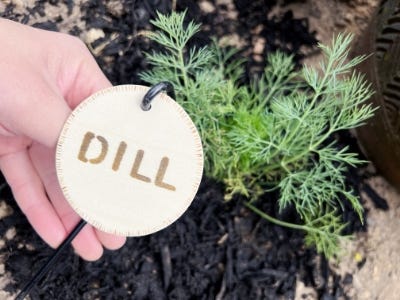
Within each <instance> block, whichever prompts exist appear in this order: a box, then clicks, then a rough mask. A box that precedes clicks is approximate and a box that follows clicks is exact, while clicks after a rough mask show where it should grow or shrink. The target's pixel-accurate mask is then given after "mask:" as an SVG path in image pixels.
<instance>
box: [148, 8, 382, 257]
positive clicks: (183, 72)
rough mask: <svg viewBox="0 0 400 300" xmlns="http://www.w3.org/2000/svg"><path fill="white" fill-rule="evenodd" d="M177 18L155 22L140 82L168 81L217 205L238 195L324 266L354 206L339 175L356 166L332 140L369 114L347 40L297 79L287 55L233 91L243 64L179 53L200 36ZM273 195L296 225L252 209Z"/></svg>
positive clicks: (208, 52) (366, 91)
mask: <svg viewBox="0 0 400 300" xmlns="http://www.w3.org/2000/svg"><path fill="white" fill-rule="evenodd" d="M184 18H185V13H176V12H172V13H171V14H170V15H168V16H166V15H162V14H158V18H157V19H156V20H154V21H152V24H153V25H154V26H155V27H156V28H157V30H156V31H154V32H151V33H149V38H150V39H151V40H153V41H155V42H157V43H158V44H160V45H161V46H162V47H163V50H162V51H161V52H153V53H147V59H148V61H149V62H150V64H151V65H152V69H151V70H150V71H148V72H144V73H142V74H141V78H142V79H143V80H144V81H146V82H148V83H150V84H155V83H157V82H160V81H164V80H168V81H170V82H171V83H172V84H173V85H174V87H175V90H176V101H178V102H179V103H180V104H181V105H182V106H183V107H184V109H185V110H186V111H187V112H188V113H189V115H190V116H191V117H192V119H193V121H194V123H195V124H196V126H197V128H198V130H199V132H200V135H201V138H202V141H203V146H204V152H205V173H206V175H207V176H209V177H212V178H215V179H217V180H219V181H223V182H224V183H225V186H226V193H225V198H226V199H231V198H232V196H234V195H243V196H245V198H246V199H247V201H246V202H245V205H246V206H247V207H248V208H249V209H250V210H252V211H254V212H255V213H257V214H259V215H260V216H261V217H263V218H265V219H267V220H269V221H271V222H273V223H275V224H279V225H283V226H287V227H291V228H296V229H300V230H303V231H304V232H305V241H306V244H308V245H314V246H316V249H317V251H318V252H320V253H324V254H325V255H326V256H327V257H332V256H334V255H335V254H337V253H338V252H339V250H340V241H341V239H342V238H343V237H342V236H341V232H342V231H343V229H344V228H345V226H346V225H345V224H343V222H342V220H341V215H340V211H341V207H340V206H341V204H342V201H349V202H350V203H351V205H352V207H353V208H354V210H355V211H356V212H357V213H358V215H359V217H360V219H362V210H363V208H362V206H361V205H360V203H359V200H358V197H357V196H355V195H354V193H353V191H351V190H348V189H347V188H346V185H345V176H344V172H345V170H346V166H348V165H351V166H356V165H357V164H359V163H361V161H360V160H359V159H358V158H357V156H356V154H354V153H350V152H348V149H347V148H342V149H339V148H338V146H337V145H336V142H335V141H334V140H333V139H332V134H334V133H335V132H337V131H340V130H346V129H350V128H354V127H357V126H360V125H361V124H362V123H363V122H364V121H365V120H366V119H368V118H369V117H371V116H372V114H373V111H374V109H373V108H372V107H371V106H370V105H368V104H365V101H366V100H367V99H368V98H369V97H370V96H371V94H372V91H371V88H370V85H369V84H368V83H367V82H366V81H365V80H364V78H363V76H362V75H360V74H358V73H356V72H354V71H353V67H354V66H356V65H357V64H358V63H360V62H361V61H362V60H364V59H365V57H364V56H360V57H356V58H353V59H350V60H349V59H348V54H349V46H350V43H351V40H352V37H351V36H350V35H338V36H337V37H336V38H335V39H333V41H332V43H331V45H329V46H324V45H319V47H320V49H321V51H322V52H323V54H324V60H323V61H322V62H321V63H320V68H319V69H320V70H317V69H315V68H311V67H306V66H304V67H303V68H302V69H300V70H297V69H296V68H295V65H294V63H293V59H292V57H291V56H287V55H284V54H282V53H279V52H278V53H274V54H271V55H269V56H268V57H267V67H266V68H265V70H264V72H263V75H262V76H261V77H259V78H255V79H253V80H252V81H251V83H250V84H248V85H240V84H239V83H238V80H239V78H240V77H241V75H242V74H243V68H242V63H243V61H241V60H237V59H232V57H233V55H234V54H235V50H225V49H224V48H221V47H219V46H217V44H216V43H215V44H214V45H212V46H206V47H201V48H196V47H192V48H190V49H189V48H188V47H187V43H188V41H189V39H190V38H191V37H192V36H193V35H194V34H196V32H198V31H199V30H200V25H199V24H195V23H194V22H190V23H188V24H187V25H186V26H185V25H184ZM271 189H273V190H278V191H279V199H278V202H279V203H278V204H279V208H280V210H283V209H285V208H287V207H294V208H295V209H296V211H297V213H298V214H299V216H300V220H301V224H293V223H288V222H285V221H282V220H279V219H277V218H275V217H272V216H270V215H268V214H266V213H265V212H263V211H261V210H260V209H259V208H257V206H256V202H257V200H258V199H259V196H260V195H262V194H263V193H265V192H266V191H267V190H271Z"/></svg>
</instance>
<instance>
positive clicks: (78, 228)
mask: <svg viewBox="0 0 400 300" xmlns="http://www.w3.org/2000/svg"><path fill="white" fill-rule="evenodd" d="M85 225H86V221H85V220H81V221H79V223H78V224H77V225H76V226H75V228H74V229H73V230H72V231H71V232H70V234H69V235H68V236H67V238H66V239H65V240H64V241H63V242H62V244H61V245H60V246H59V247H58V248H57V249H56V250H55V252H54V253H53V255H52V256H51V257H50V258H49V259H48V260H47V262H46V263H45V264H44V265H43V266H42V267H41V268H40V270H39V271H38V272H37V273H36V274H35V275H34V276H33V277H32V279H31V280H30V281H29V282H28V283H27V284H26V285H25V286H24V288H23V289H22V290H21V292H20V293H19V294H18V296H17V297H16V298H15V300H23V299H25V297H26V296H27V295H28V294H29V292H30V291H31V289H32V288H33V287H34V286H35V285H36V284H37V283H38V282H39V281H40V279H42V278H43V276H44V275H46V273H47V272H48V271H49V270H50V269H51V267H52V266H53V264H54V263H55V262H56V261H57V259H58V257H59V256H60V254H61V252H62V251H63V250H64V249H65V248H66V247H67V246H68V245H69V244H70V243H71V242H72V240H73V239H74V238H75V237H76V236H77V235H78V233H79V232H80V231H81V230H82V228H83V227H85Z"/></svg>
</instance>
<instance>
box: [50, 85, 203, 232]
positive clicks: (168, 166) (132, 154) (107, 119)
mask: <svg viewBox="0 0 400 300" xmlns="http://www.w3.org/2000/svg"><path fill="white" fill-rule="evenodd" d="M148 89H149V88H148V87H144V86H139V85H122V86H115V87H112V88H109V89H106V90H103V91H100V92H98V93H96V94H94V95H92V96H91V97H89V98H88V99H86V100H85V101H84V102H82V103H81V104H80V105H79V106H78V107H77V108H76V109H75V110H74V111H73V112H72V113H71V115H70V117H69V118H68V120H67V122H66V123H65V125H64V128H63V130H62V132H61V135H60V138H59V141H58V145H57V151H56V169H57V175H58V179H59V182H60V185H61V188H62V190H63V193H64V195H65V197H66V199H67V200H68V202H69V203H70V205H71V206H72V207H73V208H74V210H75V211H76V212H77V213H78V214H79V215H80V216H81V217H82V218H83V219H84V220H86V221H87V222H88V223H89V224H91V225H93V226H94V227H96V228H98V229H100V230H103V231H105V232H109V233H113V234H119V235H126V236H140V235H145V234H150V233H153V232H155V231H158V230H161V229H163V228H164V227H166V226H168V225H170V224H171V223H172V222H174V221H175V220H176V219H177V218H179V217H180V216H181V215H182V214H183V213H184V211H185V210H186V209H187V208H188V206H189V205H190V203H191V202H192V200H193V198H194V196H195V194H196V192H197V189H198V187H199V184H200V181H201V177H202V173H203V150H202V145H201V140H200V137H199V134H198V132H197V130H196V128H195V126H194V124H193V122H192V121H191V119H190V117H189V116H188V115H187V114H186V112H185V111H184V110H183V109H182V108H181V107H180V106H179V105H178V104H177V103H176V102H175V101H174V100H173V99H171V98H170V97H168V96H167V95H166V94H159V95H158V96H157V97H156V98H155V99H154V101H153V102H152V108H151V110H148V111H144V110H142V108H141V107H140V103H141V101H142V99H143V96H144V95H145V94H146V92H147V91H148Z"/></svg>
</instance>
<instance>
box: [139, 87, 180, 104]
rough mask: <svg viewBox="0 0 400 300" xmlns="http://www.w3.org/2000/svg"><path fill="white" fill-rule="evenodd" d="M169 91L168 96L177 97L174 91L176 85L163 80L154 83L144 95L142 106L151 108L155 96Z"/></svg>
mask: <svg viewBox="0 0 400 300" xmlns="http://www.w3.org/2000/svg"><path fill="white" fill-rule="evenodd" d="M163 91H165V92H167V94H168V96H170V97H171V98H173V99H175V91H174V86H173V85H172V84H171V83H170V82H168V81H162V82H159V83H157V84H155V85H153V86H152V87H151V88H150V89H149V90H148V91H147V93H146V95H144V97H143V100H142V103H141V104H140V106H141V107H142V109H143V110H146V111H147V110H150V108H151V104H150V103H151V101H152V100H153V99H154V97H155V96H157V95H158V94H159V93H161V92H163Z"/></svg>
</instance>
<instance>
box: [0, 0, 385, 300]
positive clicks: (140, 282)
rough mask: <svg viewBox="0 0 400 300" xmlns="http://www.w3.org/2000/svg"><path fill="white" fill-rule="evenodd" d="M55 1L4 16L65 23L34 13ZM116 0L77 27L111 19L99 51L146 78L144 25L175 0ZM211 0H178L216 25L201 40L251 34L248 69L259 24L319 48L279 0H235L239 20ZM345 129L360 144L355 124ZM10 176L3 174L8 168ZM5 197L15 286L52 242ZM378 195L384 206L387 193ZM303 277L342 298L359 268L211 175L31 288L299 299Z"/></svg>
mask: <svg viewBox="0 0 400 300" xmlns="http://www.w3.org/2000/svg"><path fill="white" fill-rule="evenodd" d="M46 2H47V1H37V2H36V5H35V7H34V8H31V9H29V10H26V12H22V13H21V12H18V13H17V12H16V8H15V6H13V5H12V4H10V5H8V6H7V7H6V9H5V10H4V11H0V16H5V17H7V18H11V19H15V20H18V21H20V22H23V23H29V24H33V25H34V26H36V27H40V28H45V29H49V30H61V29H62V28H59V23H60V22H61V21H62V17H59V18H54V19H51V20H47V21H44V22H43V21H41V22H35V18H39V17H43V16H46V6H45V3H46ZM112 2H113V1H104V2H103V1H90V0H89V1H85V2H84V3H83V4H82V5H81V7H80V10H81V14H82V15H81V20H83V21H84V24H86V25H85V26H86V27H85V28H80V27H79V26H75V27H73V28H72V29H71V30H70V33H71V34H74V35H81V34H82V32H83V31H85V30H88V29H90V28H99V29H102V30H103V32H104V33H105V36H104V37H103V38H100V39H98V40H96V41H94V42H93V43H92V44H91V45H90V46H91V48H92V49H96V48H97V47H98V46H99V45H101V44H102V45H105V47H104V48H103V49H102V50H101V51H100V52H99V53H97V57H96V58H97V60H98V62H99V64H100V66H101V67H102V69H103V70H104V72H105V73H106V75H107V76H108V78H110V80H111V81H112V82H113V83H114V84H124V83H139V82H140V81H139V79H138V75H137V74H138V72H140V71H143V70H146V69H147V68H148V65H147V64H146V61H145V58H144V54H143V51H149V50H150V49H153V48H154V47H155V46H154V45H151V44H149V43H148V41H147V40H146V38H144V37H143V36H142V35H140V34H138V33H140V32H141V31H143V30H151V26H150V24H149V19H151V18H154V17H155V11H156V9H157V10H159V11H161V12H168V11H170V9H171V3H170V1H165V0H151V1H133V0H123V1H122V0H121V1H117V2H122V3H123V9H122V11H114V10H113V9H112V6H110V5H109V4H110V3H112ZM114 2H115V1H114ZM209 2H213V4H214V7H215V10H214V11H213V12H212V13H208V14H205V13H204V12H202V11H201V9H200V7H199V5H198V3H197V2H196V1H178V5H177V9H178V10H183V9H187V10H188V11H187V13H188V19H195V20H196V21H200V22H202V23H203V24H205V25H207V26H205V28H206V30H205V31H204V32H203V33H202V34H200V35H199V36H198V37H197V38H196V39H195V40H194V41H193V43H196V44H197V45H202V44H205V43H208V42H209V36H210V33H211V32H212V33H213V34H215V35H217V36H218V37H222V36H224V35H226V34H230V33H232V32H236V33H238V34H239V35H240V36H241V37H242V38H243V40H244V41H245V45H244V47H243V51H242V53H243V54H244V55H246V56H247V57H248V58H249V63H248V70H249V71H250V70H253V71H257V70H259V69H260V68H261V67H262V65H263V62H260V61H258V60H256V59H255V58H254V55H253V54H254V53H253V52H252V51H253V50H252V49H253V46H254V45H253V43H254V36H253V35H252V32H253V31H254V28H256V27H257V26H258V25H260V24H262V25H263V26H262V28H263V29H262V30H261V31H258V32H257V34H258V35H259V36H261V37H262V38H264V39H265V40H266V41H267V42H266V43H265V45H266V46H265V47H264V49H263V54H264V55H265V54H267V53H269V52H271V51H275V50H277V49H280V50H282V51H285V52H288V53H292V54H294V55H295V58H296V60H297V61H298V62H299V61H300V60H301V58H302V57H303V56H304V55H305V53H304V51H313V50H314V49H315V48H314V46H315V44H316V39H315V37H314V36H315V35H314V33H313V32H309V29H308V25H307V20H299V19H294V18H293V15H292V14H291V13H290V12H288V13H286V14H285V15H283V16H272V17H269V18H266V15H267V14H268V12H269V11H270V9H271V8H272V7H273V5H274V3H275V2H274V1H268V0H265V1H242V0H236V1H232V3H234V7H233V8H234V9H236V11H237V12H238V15H237V18H236V20H232V19H226V22H225V18H224V16H226V15H227V14H229V11H230V10H231V9H232V7H229V5H216V4H215V3H214V2H217V1H209ZM61 3H66V4H67V6H68V7H69V10H68V12H67V14H68V13H71V11H72V7H73V5H74V4H73V1H51V5H61ZM47 5H49V4H47ZM113 34H114V35H113ZM115 34H116V35H115ZM302 51H303V52H302ZM342 139H344V142H346V143H347V142H349V141H351V144H352V145H355V144H356V143H355V142H354V140H351V138H350V137H349V136H348V135H346V134H344V135H343V137H342ZM349 139H350V140H349ZM2 182H4V179H3V178H0V184H1V183H2ZM362 182H363V180H362V178H361V177H360V176H359V175H358V172H356V171H355V170H353V171H352V172H349V185H350V186H352V187H353V188H354V189H355V191H356V192H358V191H359V188H360V187H365V185H364V184H363V183H362ZM369 192H370V193H371V194H373V193H374V192H373V190H369ZM276 197H277V195H274V194H271V195H265V197H264V199H263V200H264V201H263V203H264V204H262V205H260V207H261V208H262V209H264V210H265V211H267V212H269V213H270V214H272V215H276V214H275V212H276V207H275V205H274V203H275V200H276ZM0 199H4V200H5V201H6V202H7V203H8V205H10V206H12V207H13V211H14V212H13V214H12V215H10V216H8V217H5V218H2V219H1V220H0V235H1V236H2V237H4V236H5V233H6V231H7V230H9V229H10V228H15V229H16V232H17V234H16V236H15V237H13V238H12V239H10V240H7V239H4V241H5V246H4V247H2V248H1V249H0V256H3V257H4V258H5V267H6V272H10V273H11V275H12V278H13V280H14V281H13V282H10V284H9V285H8V286H7V288H6V290H8V291H10V292H13V293H15V292H16V291H17V290H18V289H20V288H22V286H23V285H24V284H25V283H26V282H27V281H28V280H29V279H30V278H31V276H32V274H33V273H34V272H35V271H36V270H38V268H40V267H41V266H42V264H43V263H44V261H46V259H47V258H48V257H49V255H51V253H52V252H53V250H52V249H50V248H49V247H48V246H47V245H45V244H44V243H43V242H42V241H41V240H40V238H39V237H38V236H37V235H36V233H35V232H34V231H33V230H32V228H31V227H30V225H29V224H28V223H27V221H26V219H25V218H24V216H23V215H22V214H21V212H20V211H19V209H18V208H17V206H16V205H15V203H14V201H13V199H12V195H11V193H10V191H9V190H8V188H6V189H3V190H2V191H1V194H0ZM378 200H379V201H380V202H379V205H383V206H384V204H385V202H384V200H383V199H378ZM378 200H377V201H378ZM346 209H348V208H346ZM280 217H282V218H285V219H286V220H292V221H293V220H294V218H295V217H294V214H293V213H292V212H291V211H287V212H285V214H284V215H282V216H280ZM345 219H346V221H348V222H349V223H350V227H349V229H348V231H349V232H354V231H357V230H365V228H364V227H362V226H361V225H360V223H359V222H358V220H357V218H356V216H355V215H354V214H353V213H352V212H351V211H350V210H347V211H346V212H345ZM297 281H302V282H303V283H305V285H306V286H311V287H313V288H314V289H315V290H316V291H317V293H318V296H319V297H320V298H321V299H325V300H328V299H338V298H339V297H343V298H346V295H344V292H343V291H344V288H343V287H344V286H345V285H346V284H351V275H350V274H348V275H347V276H345V277H344V278H341V277H340V276H338V275H336V274H335V273H334V272H333V271H332V270H331V269H330V267H329V266H328V263H327V261H326V260H325V259H324V258H323V257H321V256H319V255H317V254H316V253H315V251H314V250H313V249H307V248H305V246H304V244H303V235H302V233H301V232H298V231H293V230H289V229H286V228H282V227H279V226H275V225H272V224H270V223H268V222H266V221H265V220H263V219H260V217H258V216H256V215H255V214H253V213H251V212H249V211H248V210H247V209H245V208H244V206H243V205H242V204H241V201H240V200H235V201H231V202H229V203H224V202H223V187H222V186H221V185H220V184H218V183H216V182H213V181H211V180H208V179H204V180H203V182H202V185H201V187H200V190H199V192H198V194H197V197H196V199H195V200H194V202H193V204H192V206H191V207H190V208H189V210H188V211H187V212H186V213H185V214H184V216H182V217H181V218H180V219H179V220H178V221H177V222H176V223H175V224H173V225H171V226H170V227H168V228H167V229H165V230H163V231H161V232H158V233H156V234H153V235H151V236H146V237H141V238H130V239H128V242H127V244H126V245H125V246H124V247H123V248H122V249H121V250H118V251H116V252H106V253H105V255H104V257H103V258H102V259H101V260H99V261H97V262H91V263H88V262H85V261H82V260H81V259H79V258H78V257H77V256H76V255H74V254H73V251H72V249H69V250H68V251H66V252H65V253H64V254H63V255H62V257H61V260H60V262H59V263H57V264H56V266H55V268H54V270H53V271H52V272H51V273H50V274H49V275H48V276H47V277H46V278H45V280H44V281H43V282H42V283H41V284H40V285H39V286H38V287H37V288H35V289H34V290H33V291H32V293H31V298H32V299H281V298H282V299H294V297H295V290H296V282H297Z"/></svg>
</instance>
